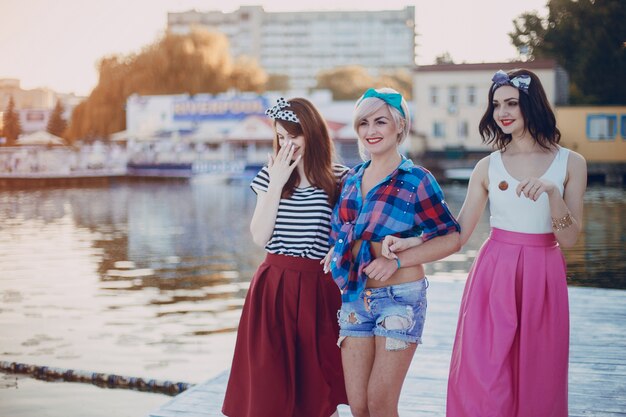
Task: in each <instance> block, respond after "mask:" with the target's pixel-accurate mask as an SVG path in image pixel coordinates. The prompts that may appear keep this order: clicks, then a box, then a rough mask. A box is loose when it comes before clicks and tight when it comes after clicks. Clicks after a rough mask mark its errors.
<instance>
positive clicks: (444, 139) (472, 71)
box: [413, 60, 568, 155]
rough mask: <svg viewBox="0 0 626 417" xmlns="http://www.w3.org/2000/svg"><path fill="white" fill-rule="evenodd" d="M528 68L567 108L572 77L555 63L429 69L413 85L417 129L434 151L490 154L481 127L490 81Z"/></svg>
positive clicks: (554, 101) (556, 101)
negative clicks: (507, 72)
mask: <svg viewBox="0 0 626 417" xmlns="http://www.w3.org/2000/svg"><path fill="white" fill-rule="evenodd" d="M514 68H527V69H529V70H531V71H533V72H534V73H536V74H537V76H538V77H539V78H540V79H541V83H542V84H543V87H544V89H545V90H546V95H547V97H548V101H549V102H550V104H551V105H552V106H553V107H555V106H557V105H562V104H567V101H568V77H567V74H566V73H565V71H564V70H563V69H562V68H561V67H559V66H558V65H557V64H556V62H555V61H553V60H536V61H532V62H500V63H483V64H440V65H425V66H420V67H418V68H417V69H416V71H415V75H414V83H413V97H414V98H413V101H414V104H415V121H414V127H413V128H414V130H415V131H416V132H417V135H418V136H419V137H421V138H422V139H423V141H424V142H425V143H424V147H425V149H426V151H428V152H430V153H434V154H436V153H443V154H449V155H454V154H457V155H458V154H464V153H468V152H469V153H472V152H486V151H488V150H489V149H490V147H488V146H486V145H483V144H482V140H481V137H480V134H479V132H478V124H479V122H480V119H481V118H482V116H483V114H484V112H485V109H486V108H487V98H488V93H489V87H490V86H491V78H492V76H493V74H494V73H495V72H496V71H498V70H500V69H501V70H504V71H507V70H511V69H514Z"/></svg>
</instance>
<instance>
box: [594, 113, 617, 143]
mask: <svg viewBox="0 0 626 417" xmlns="http://www.w3.org/2000/svg"><path fill="white" fill-rule="evenodd" d="M615 136H617V115H615V114H590V115H587V138H589V139H590V140H613V139H615Z"/></svg>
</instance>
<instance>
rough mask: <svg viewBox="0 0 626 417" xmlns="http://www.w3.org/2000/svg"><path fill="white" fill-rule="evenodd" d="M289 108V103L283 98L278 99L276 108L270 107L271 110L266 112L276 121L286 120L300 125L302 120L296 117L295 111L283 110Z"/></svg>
mask: <svg viewBox="0 0 626 417" xmlns="http://www.w3.org/2000/svg"><path fill="white" fill-rule="evenodd" d="M288 106H289V102H288V101H286V100H285V99H284V98H282V97H281V98H279V99H278V101H277V102H276V105H275V106H274V107H270V108H269V109H267V110H265V114H266V115H267V116H269V117H270V118H272V119H274V120H276V119H278V120H285V121H287V122H294V123H300V120H298V116H296V114H295V113H294V112H293V111H291V110H282V109H284V108H285V107H288Z"/></svg>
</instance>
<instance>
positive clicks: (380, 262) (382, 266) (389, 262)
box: [363, 258, 398, 282]
mask: <svg viewBox="0 0 626 417" xmlns="http://www.w3.org/2000/svg"><path fill="white" fill-rule="evenodd" d="M397 270H398V263H397V262H396V261H395V259H387V258H376V259H374V260H373V261H372V262H370V264H369V265H367V266H366V267H365V268H364V269H363V272H364V273H365V275H367V277H368V278H371V279H375V280H376V281H381V282H385V281H387V280H388V279H389V278H391V276H392V275H393V274H394V272H396V271H397Z"/></svg>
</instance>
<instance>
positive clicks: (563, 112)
mask: <svg viewBox="0 0 626 417" xmlns="http://www.w3.org/2000/svg"><path fill="white" fill-rule="evenodd" d="M556 120H557V125H558V126H559V130H560V131H561V144H562V145H563V146H565V147H567V148H569V149H572V150H574V151H576V152H578V153H580V154H581V155H582V156H584V157H585V159H586V160H587V170H588V174H589V175H588V176H589V180H590V181H597V182H603V183H607V184H626V106H576V107H568V106H558V107H557V108H556Z"/></svg>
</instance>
